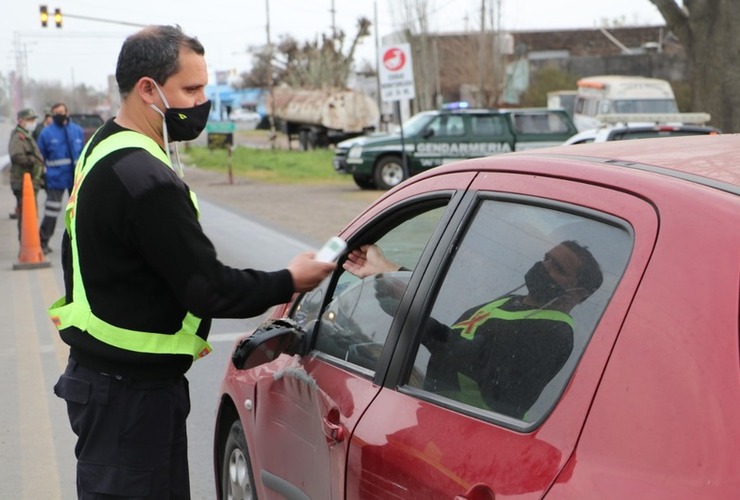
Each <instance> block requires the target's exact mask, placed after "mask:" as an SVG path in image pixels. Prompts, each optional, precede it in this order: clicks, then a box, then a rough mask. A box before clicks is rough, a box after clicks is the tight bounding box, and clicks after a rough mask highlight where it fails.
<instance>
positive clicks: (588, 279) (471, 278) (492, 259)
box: [407, 200, 632, 423]
mask: <svg viewBox="0 0 740 500" xmlns="http://www.w3.org/2000/svg"><path fill="white" fill-rule="evenodd" d="M625 227H626V226H625ZM631 248H632V237H631V233H630V232H629V231H628V230H626V229H624V228H623V227H621V226H620V225H619V224H617V223H615V222H614V221H612V220H610V219H606V222H605V221H602V220H599V219H597V218H595V217H593V215H592V214H586V215H578V214H576V213H572V212H566V211H563V210H560V209H549V208H545V207H542V206H534V205H527V204H519V203H513V202H506V201H494V200H486V201H482V202H481V203H480V205H479V206H478V208H477V210H476V212H475V216H474V218H473V219H472V222H471V223H470V224H469V226H468V228H467V230H466V231H465V234H464V236H463V237H462V239H461V241H460V243H459V245H457V250H456V252H455V254H454V256H453V258H452V261H451V263H450V265H449V268H448V270H447V272H446V274H445V276H444V279H443V281H442V283H441V287H440V289H439V292H438V294H437V296H436V299H435V301H434V305H433V307H432V308H431V310H430V313H429V315H428V317H427V319H426V320H425V321H424V322H423V327H422V328H421V331H420V334H419V335H420V338H419V345H418V348H417V351H416V354H415V356H414V361H413V366H412V367H410V369H409V375H408V378H407V385H408V386H411V387H413V388H415V389H421V390H422V392H421V394H423V393H424V392H428V393H430V394H431V398H430V399H432V400H435V401H437V400H442V401H448V403H447V404H453V405H460V406H461V407H463V408H464V407H465V406H467V407H470V408H474V409H475V410H474V411H473V413H475V414H480V410H483V411H484V412H490V414H491V418H496V417H495V414H499V415H504V416H506V417H508V418H514V419H518V420H523V421H525V422H530V423H531V422H537V421H540V420H541V419H542V418H544V416H545V415H546V414H548V413H549V411H550V410H551V409H552V408H553V406H554V405H555V403H556V402H557V400H558V398H559V396H560V394H561V393H562V391H563V389H564V387H565V385H566V384H567V382H568V380H569V379H570V376H571V374H572V373H573V371H574V369H575V366H576V364H577V362H578V360H579V358H580V356H581V354H582V352H583V350H584V349H585V347H586V345H587V344H588V341H589V339H590V338H591V334H592V332H593V331H594V329H595V327H596V325H597V323H598V321H599V318H600V317H601V314H602V312H603V310H604V308H605V307H606V305H607V303H608V300H609V297H610V296H611V294H612V292H613V291H614V289H615V287H616V285H617V282H618V281H619V278H620V277H621V275H622V272H623V271H624V267H625V265H626V262H627V260H628V258H629V255H630V252H631ZM545 272H547V273H548V274H547V276H545V274H544V273H545ZM553 277H554V278H556V279H557V280H558V281H554V280H553ZM415 392H416V393H418V390H417V391H415ZM463 405H464V406H463Z"/></svg>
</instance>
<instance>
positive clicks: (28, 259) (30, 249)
mask: <svg viewBox="0 0 740 500" xmlns="http://www.w3.org/2000/svg"><path fill="white" fill-rule="evenodd" d="M49 266H51V263H50V262H47V261H45V260H44V252H43V251H41V238H40V237H39V223H38V216H37V215H36V195H35V193H34V192H33V183H32V182H31V174H29V173H28V172H26V173H24V174H23V197H22V201H21V250H20V252H18V262H17V263H15V264H13V269H37V268H41V267H49Z"/></svg>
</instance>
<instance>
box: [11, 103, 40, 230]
mask: <svg viewBox="0 0 740 500" xmlns="http://www.w3.org/2000/svg"><path fill="white" fill-rule="evenodd" d="M17 118H18V125H17V126H16V127H15V129H13V131H12V132H11V133H10V140H9V141H8V155H9V156H10V189H11V190H12V191H13V194H14V195H15V202H16V204H15V213H11V214H10V215H11V218H14V219H18V239H19V240H20V238H21V227H22V226H21V213H22V208H23V174H25V173H28V174H30V175H31V181H32V183H33V192H34V195H35V194H36V193H37V192H38V190H39V187H40V186H41V182H42V179H43V175H44V159H43V157H42V156H41V152H40V151H39V148H38V146H37V145H36V141H34V140H33V137H32V135H31V134H32V133H33V131H34V129H35V128H36V118H37V117H36V112H35V111H34V110H33V109H30V108H26V109H22V110H20V111H19V112H18V115H17ZM34 203H35V201H34ZM13 216H15V217H13Z"/></svg>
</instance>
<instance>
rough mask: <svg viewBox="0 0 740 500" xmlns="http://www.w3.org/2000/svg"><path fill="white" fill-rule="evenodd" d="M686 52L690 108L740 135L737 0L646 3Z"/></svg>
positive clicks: (739, 42) (655, 0) (739, 54)
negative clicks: (658, 12)
mask: <svg viewBox="0 0 740 500" xmlns="http://www.w3.org/2000/svg"><path fill="white" fill-rule="evenodd" d="M649 1H650V2H651V3H652V4H653V5H655V6H656V7H657V8H658V10H659V11H660V14H661V15H662V16H663V19H665V21H666V25H667V26H668V28H669V29H670V30H671V31H672V32H673V34H674V35H676V36H677V37H678V39H679V40H680V41H681V45H683V47H684V50H685V51H686V55H687V61H688V69H689V87H690V88H691V89H692V97H691V103H692V108H693V109H692V110H693V111H706V112H708V113H710V114H711V115H712V124H713V125H714V126H716V127H719V128H720V129H722V131H723V132H740V23H738V22H737V16H738V5H737V1H736V0H683V2H682V3H683V5H682V6H680V5H678V3H677V1H676V0H649Z"/></svg>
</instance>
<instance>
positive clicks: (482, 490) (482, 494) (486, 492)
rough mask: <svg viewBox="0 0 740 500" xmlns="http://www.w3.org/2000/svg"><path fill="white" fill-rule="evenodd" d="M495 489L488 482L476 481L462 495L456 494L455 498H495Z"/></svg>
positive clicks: (478, 499) (477, 499) (469, 499)
mask: <svg viewBox="0 0 740 500" xmlns="http://www.w3.org/2000/svg"><path fill="white" fill-rule="evenodd" d="M495 499H496V495H494V493H493V490H492V489H491V488H489V487H488V485H487V484H483V483H476V484H474V485H473V486H471V487H470V489H469V490H468V491H466V492H465V493H464V494H462V495H457V496H455V500H495Z"/></svg>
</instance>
